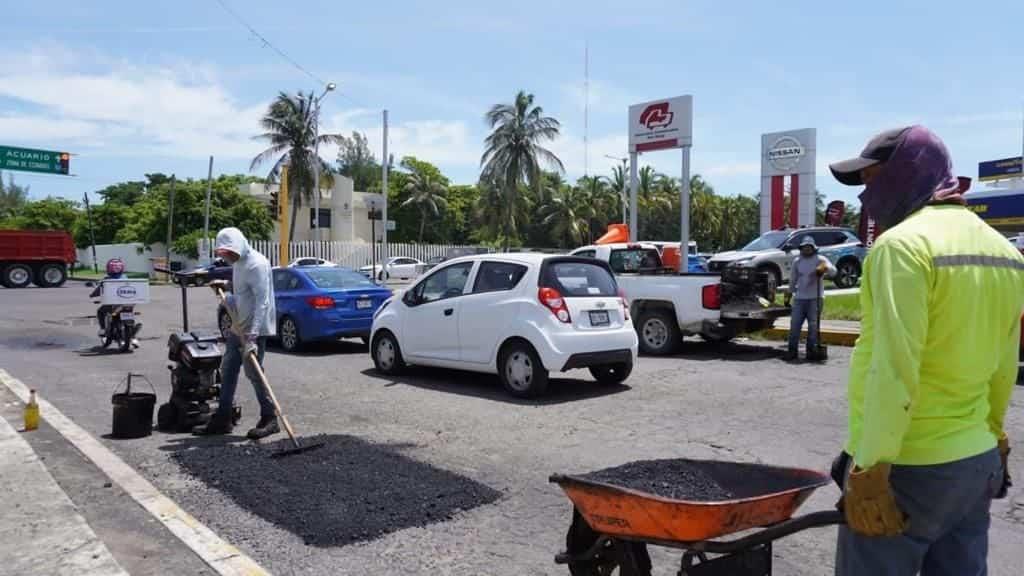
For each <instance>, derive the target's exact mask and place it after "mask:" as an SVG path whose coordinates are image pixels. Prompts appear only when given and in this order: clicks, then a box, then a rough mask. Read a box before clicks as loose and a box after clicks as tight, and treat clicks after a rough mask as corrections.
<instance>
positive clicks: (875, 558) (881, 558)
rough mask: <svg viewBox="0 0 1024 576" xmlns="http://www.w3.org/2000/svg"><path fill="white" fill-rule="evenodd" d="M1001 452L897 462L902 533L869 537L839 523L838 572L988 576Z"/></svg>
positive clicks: (893, 479) (850, 575)
mask: <svg viewBox="0 0 1024 576" xmlns="http://www.w3.org/2000/svg"><path fill="white" fill-rule="evenodd" d="M1002 475H1003V471H1002V462H1001V461H1000V460H999V451H998V450H995V449H993V450H990V451H988V452H985V453H982V454H979V455H977V456H972V457H970V458H965V459H963V460H957V461H955V462H948V463H946V464H936V465H933V466H893V467H892V473H891V475H890V476H889V482H890V483H891V485H892V489H893V492H894V494H895V496H896V502H897V503H898V504H899V506H900V509H902V510H903V512H904V513H906V514H907V517H908V518H909V519H910V527H909V528H908V529H907V531H906V532H905V533H904V534H901V535H899V536H892V537H883V538H871V537H868V536H861V535H859V534H856V533H854V532H853V531H852V530H850V529H848V528H847V527H846V526H840V527H839V542H838V544H837V545H836V572H835V573H836V576H914V575H916V574H918V573H920V574H921V576H985V575H986V574H987V573H988V567H987V563H988V527H989V505H990V504H991V503H992V496H993V495H994V494H995V493H996V491H997V490H998V489H999V486H1000V484H1001V483H1002V478H1003V476H1002Z"/></svg>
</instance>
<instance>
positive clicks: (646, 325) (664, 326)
mask: <svg viewBox="0 0 1024 576" xmlns="http://www.w3.org/2000/svg"><path fill="white" fill-rule="evenodd" d="M636 331H637V336H638V337H639V339H640V351H641V352H643V353H644V354H650V355H652V356H665V355H667V354H671V353H673V352H675V351H676V348H677V347H678V346H679V341H680V340H681V339H682V335H681V334H680V333H679V325H678V324H677V323H676V318H675V315H674V314H672V313H671V312H669V311H667V310H649V311H644V312H642V313H640V317H639V318H637V322H636Z"/></svg>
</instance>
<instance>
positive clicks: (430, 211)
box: [401, 170, 448, 242]
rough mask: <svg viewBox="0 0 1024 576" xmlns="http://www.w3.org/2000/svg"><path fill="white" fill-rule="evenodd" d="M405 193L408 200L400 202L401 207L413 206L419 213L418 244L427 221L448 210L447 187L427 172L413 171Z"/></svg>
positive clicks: (406, 184) (421, 240) (421, 239)
mask: <svg viewBox="0 0 1024 576" xmlns="http://www.w3.org/2000/svg"><path fill="white" fill-rule="evenodd" d="M405 193H406V194H408V198H406V199H405V201H404V202H402V204H401V205H402V206H403V207H405V206H414V207H416V209H417V210H419V213H420V234H419V237H418V239H419V242H423V230H424V229H425V228H426V225H427V219H428V218H429V217H430V216H431V215H433V217H434V218H437V217H439V216H440V215H441V211H442V210H445V209H447V208H448V199H447V198H446V197H445V196H446V195H447V193H448V187H447V186H446V185H445V184H444V183H443V182H442V181H440V180H439V179H437V178H436V177H435V176H433V175H431V174H430V173H429V172H424V171H416V170H414V171H413V172H412V173H411V174H409V179H408V180H407V181H406V183H405Z"/></svg>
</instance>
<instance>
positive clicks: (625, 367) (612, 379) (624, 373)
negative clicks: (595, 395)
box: [590, 362, 633, 384]
mask: <svg viewBox="0 0 1024 576" xmlns="http://www.w3.org/2000/svg"><path fill="white" fill-rule="evenodd" d="M632 371H633V363H632V362H623V363H621V364H606V365H604V366H591V367H590V375H591V376H593V377H594V380H597V382H598V384H622V383H623V382H625V381H626V378H629V374H630V372H632Z"/></svg>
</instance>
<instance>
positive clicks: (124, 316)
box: [121, 312, 135, 320]
mask: <svg viewBox="0 0 1024 576" xmlns="http://www.w3.org/2000/svg"><path fill="white" fill-rule="evenodd" d="M121 320H135V314H132V313H131V312H121Z"/></svg>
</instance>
